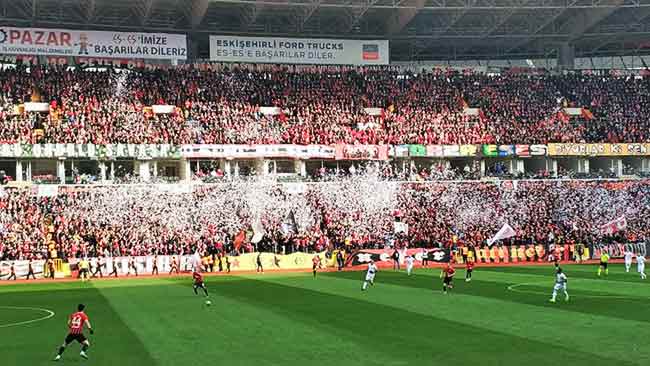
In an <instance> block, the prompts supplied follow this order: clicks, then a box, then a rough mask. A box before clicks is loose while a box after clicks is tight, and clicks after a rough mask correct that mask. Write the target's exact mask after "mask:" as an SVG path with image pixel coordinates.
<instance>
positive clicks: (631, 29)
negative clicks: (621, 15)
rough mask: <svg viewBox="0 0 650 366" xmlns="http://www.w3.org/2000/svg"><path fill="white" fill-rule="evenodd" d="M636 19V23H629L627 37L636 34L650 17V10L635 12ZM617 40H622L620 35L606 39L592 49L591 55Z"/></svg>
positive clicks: (643, 9)
mask: <svg viewBox="0 0 650 366" xmlns="http://www.w3.org/2000/svg"><path fill="white" fill-rule="evenodd" d="M634 17H635V22H632V21H630V23H628V24H627V26H626V27H625V33H626V34H627V35H629V34H630V33H631V32H634V31H635V30H636V28H637V27H638V25H639V24H640V23H641V22H642V21H644V20H645V19H647V18H648V17H650V8H641V9H638V10H637V11H635V12H634ZM617 38H620V34H618V35H612V36H608V37H605V39H604V40H603V41H602V42H600V43H598V45H597V46H596V47H594V48H592V49H591V53H594V52H597V51H599V50H600V49H601V48H603V47H605V46H607V45H608V44H610V43H612V41H614V40H616V39H617Z"/></svg>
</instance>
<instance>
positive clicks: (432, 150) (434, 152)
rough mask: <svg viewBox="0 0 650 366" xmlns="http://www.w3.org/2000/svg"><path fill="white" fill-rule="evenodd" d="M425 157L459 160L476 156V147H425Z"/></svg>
mask: <svg viewBox="0 0 650 366" xmlns="http://www.w3.org/2000/svg"><path fill="white" fill-rule="evenodd" d="M426 151H427V152H426V156H427V157H430V158H459V157H474V156H477V155H478V146H477V145H427V146H426Z"/></svg>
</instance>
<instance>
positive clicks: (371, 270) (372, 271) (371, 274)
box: [361, 260, 377, 291]
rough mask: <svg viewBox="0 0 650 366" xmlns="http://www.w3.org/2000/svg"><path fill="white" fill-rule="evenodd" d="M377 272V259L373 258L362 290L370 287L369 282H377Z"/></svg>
mask: <svg viewBox="0 0 650 366" xmlns="http://www.w3.org/2000/svg"><path fill="white" fill-rule="evenodd" d="M375 273H377V265H375V261H373V260H371V261H370V263H368V271H367V272H366V280H365V281H363V286H362V287H361V291H365V290H366V289H367V288H368V283H370V284H371V285H373V286H374V284H375Z"/></svg>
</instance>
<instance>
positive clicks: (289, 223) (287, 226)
mask: <svg viewBox="0 0 650 366" xmlns="http://www.w3.org/2000/svg"><path fill="white" fill-rule="evenodd" d="M282 232H283V233H284V234H285V235H289V234H295V233H297V232H298V225H297V224H296V217H295V216H294V214H293V210H291V211H289V214H288V215H287V217H286V219H285V220H284V222H283V223H282Z"/></svg>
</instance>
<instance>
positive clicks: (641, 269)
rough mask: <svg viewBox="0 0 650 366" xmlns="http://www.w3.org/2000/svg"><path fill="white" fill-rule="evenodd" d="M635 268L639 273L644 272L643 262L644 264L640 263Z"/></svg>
mask: <svg viewBox="0 0 650 366" xmlns="http://www.w3.org/2000/svg"><path fill="white" fill-rule="evenodd" d="M636 270H637V272H639V273H643V272H645V264H644V265H641V266H636Z"/></svg>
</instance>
